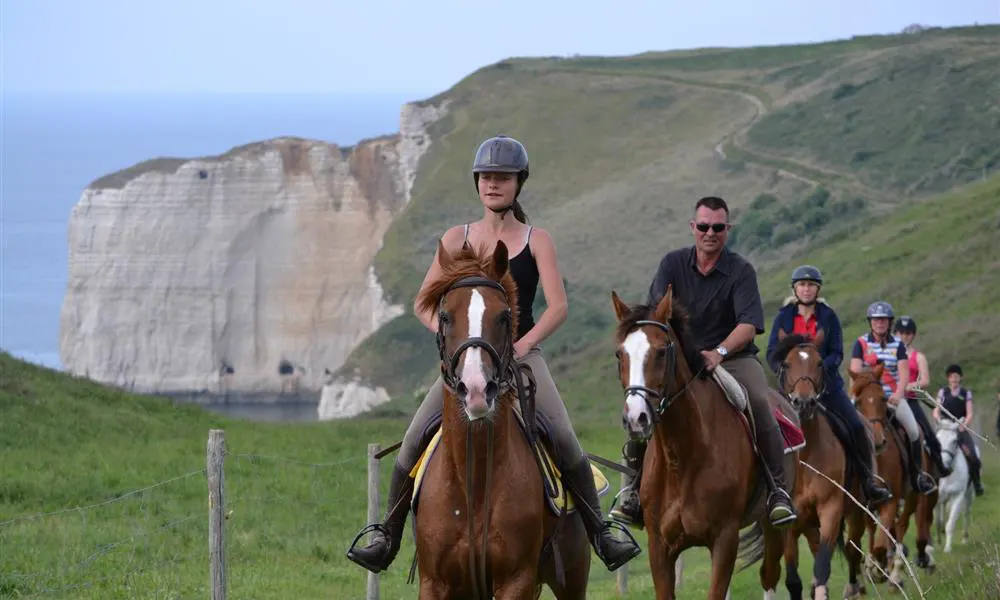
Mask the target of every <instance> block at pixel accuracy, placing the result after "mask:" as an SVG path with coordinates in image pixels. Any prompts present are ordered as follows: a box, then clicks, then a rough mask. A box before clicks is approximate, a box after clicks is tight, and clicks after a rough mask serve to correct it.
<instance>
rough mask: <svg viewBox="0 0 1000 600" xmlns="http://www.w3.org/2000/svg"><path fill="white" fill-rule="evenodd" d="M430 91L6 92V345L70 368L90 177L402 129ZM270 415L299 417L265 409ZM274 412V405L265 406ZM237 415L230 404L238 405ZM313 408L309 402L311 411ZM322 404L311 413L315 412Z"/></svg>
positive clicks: (2, 198)
mask: <svg viewBox="0 0 1000 600" xmlns="http://www.w3.org/2000/svg"><path fill="white" fill-rule="evenodd" d="M428 96H430V94H429V93H426V92H424V93H421V92H417V91H415V92H412V93H404V92H400V93H382V94H371V93H369V94H361V93H358V94H330V95H327V94H65V95H54V94H44V95H43V94H6V93H4V94H3V95H2V97H0V348H3V349H4V350H5V351H7V352H10V353H11V354H13V355H15V356H18V357H20V358H23V359H25V360H28V361H31V362H34V363H37V364H40V365H43V366H46V367H50V368H53V369H61V368H62V364H61V361H60V359H59V311H60V307H61V304H62V299H63V295H64V293H65V290H66V279H67V253H68V250H67V225H68V220H69V215H70V211H71V210H72V208H73V206H74V205H75V204H76V202H77V201H78V200H79V198H80V195H81V193H82V192H83V190H84V188H86V187H87V185H88V184H89V183H90V182H92V181H94V180H95V179H97V178H99V177H101V176H103V175H106V174H108V173H111V172H114V171H117V170H120V169H123V168H126V167H129V166H131V165H133V164H135V163H138V162H141V161H143V160H147V159H150V158H157V157H180V158H185V157H190V158H193V157H197V156H206V155H214V154H221V153H224V152H226V151H227V150H229V149H230V148H233V147H234V146H239V145H242V144H246V143H250V142H255V141H260V140H265V139H269V138H274V137H279V136H298V137H304V138H312V139H319V140H324V141H327V142H331V143H336V144H340V145H344V146H349V145H353V144H355V143H357V142H358V141H360V140H362V139H366V138H371V137H375V136H379V135H384V134H388V133H394V132H396V131H398V130H399V113H400V109H401V107H402V105H403V104H404V103H406V102H412V101H416V100H420V99H422V98H425V97H428ZM255 410H256V411H258V412H260V413H261V414H260V415H259V416H261V418H264V419H266V420H302V419H303V418H304V416H303V415H292V414H289V413H288V411H287V410H283V409H279V408H277V407H272V408H270V409H268V408H265V407H258V408H257V409H255ZM268 410H270V411H271V413H273V414H265V413H266V412H267V411H268ZM228 412H233V409H230V410H229V411H228ZM307 412H308V411H307ZM313 412H314V410H313Z"/></svg>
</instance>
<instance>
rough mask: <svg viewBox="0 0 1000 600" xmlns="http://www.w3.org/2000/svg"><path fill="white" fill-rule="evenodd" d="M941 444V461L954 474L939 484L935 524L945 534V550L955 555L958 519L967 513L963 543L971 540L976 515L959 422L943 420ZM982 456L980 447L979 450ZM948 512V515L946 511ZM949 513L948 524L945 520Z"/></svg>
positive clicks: (939, 531)
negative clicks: (954, 546)
mask: <svg viewBox="0 0 1000 600" xmlns="http://www.w3.org/2000/svg"><path fill="white" fill-rule="evenodd" d="M937 438H938V441H939V442H941V458H942V462H944V465H945V466H946V467H948V468H950V469H951V475H948V476H947V477H942V478H941V480H940V481H939V482H938V501H937V506H936V507H935V515H934V521H935V522H936V523H937V531H938V535H939V536H940V535H941V534H942V530H943V533H944V535H945V543H944V551H945V552H946V553H947V552H951V539H952V535H953V534H954V533H955V525H956V524H957V523H958V516H959V514H961V513H962V511H963V509H964V511H965V527H964V532H963V535H962V543H963V544H965V543H968V541H969V520H970V519H971V512H972V485H971V483H972V482H971V480H970V478H969V463H968V462H966V460H965V454H963V453H962V449H961V448H959V446H958V423H956V422H955V421H950V420H943V421H940V422H939V424H938V430H937ZM976 451H977V454H978V448H977V449H976ZM945 511H947V512H945ZM945 514H947V521H945Z"/></svg>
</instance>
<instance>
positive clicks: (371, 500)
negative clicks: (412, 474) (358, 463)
mask: <svg viewBox="0 0 1000 600" xmlns="http://www.w3.org/2000/svg"><path fill="white" fill-rule="evenodd" d="M381 450H382V446H381V445H380V444H368V522H369V523H374V522H376V521H378V516H379V509H380V508H381V505H382V503H381V502H379V493H378V482H379V476H378V475H379V473H378V467H379V459H378V453H379V452H380V451H381ZM371 538H372V534H368V539H369V541H371ZM378 584H379V576H378V574H376V573H372V572H370V571H369V572H368V591H367V592H366V595H365V598H366V599H367V600H378Z"/></svg>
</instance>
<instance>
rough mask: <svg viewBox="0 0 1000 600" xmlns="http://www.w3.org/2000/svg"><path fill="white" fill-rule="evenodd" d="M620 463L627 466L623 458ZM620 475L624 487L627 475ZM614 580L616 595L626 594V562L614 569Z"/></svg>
mask: <svg viewBox="0 0 1000 600" xmlns="http://www.w3.org/2000/svg"><path fill="white" fill-rule="evenodd" d="M622 464H625V466H628V465H627V464H626V463H625V461H624V460H622ZM621 475H622V484H621V487H625V484H626V483H628V477H627V476H626V475H625V473H622V474H621ZM619 489H621V488H619ZM615 580H616V583H617V586H618V595H619V596H623V595H625V594H627V593H628V563H625V564H624V565H622V566H621V567H620V568H619V569H618V570H617V571H615Z"/></svg>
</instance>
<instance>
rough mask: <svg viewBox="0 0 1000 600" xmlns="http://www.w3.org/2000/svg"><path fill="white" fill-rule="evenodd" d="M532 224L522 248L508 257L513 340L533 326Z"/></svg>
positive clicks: (535, 288)
mask: <svg viewBox="0 0 1000 600" xmlns="http://www.w3.org/2000/svg"><path fill="white" fill-rule="evenodd" d="M532 229H533V227H532V226H528V234H527V235H526V236H524V249H523V250H521V251H520V252H518V254H517V256H514V257H512V258H510V259H509V261H508V264H509V267H508V268H509V269H510V276H511V277H512V278H513V279H514V283H516V284H517V332H516V334H515V335H516V337H515V341H516V340H519V339H521V338H522V337H524V334H526V333H528V332H529V331H531V328H532V327H534V326H535V317H534V315H533V314H532V305H534V303H535V292H537V291H538V264H537V263H536V262H535V257H534V256H532V255H531V248H530V247H529V242H530V241H531V230H532ZM468 239H469V224H468V223H466V224H465V240H468Z"/></svg>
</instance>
